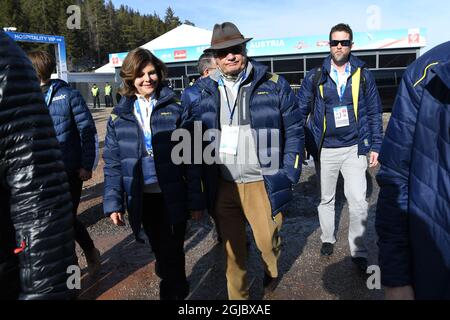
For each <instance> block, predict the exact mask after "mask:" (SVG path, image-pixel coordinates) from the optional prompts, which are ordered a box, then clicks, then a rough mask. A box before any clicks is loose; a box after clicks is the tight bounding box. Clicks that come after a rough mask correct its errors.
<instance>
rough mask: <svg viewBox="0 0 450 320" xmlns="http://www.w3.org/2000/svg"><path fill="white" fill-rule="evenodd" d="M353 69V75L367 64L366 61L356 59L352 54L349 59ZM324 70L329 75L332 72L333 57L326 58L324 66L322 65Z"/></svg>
mask: <svg viewBox="0 0 450 320" xmlns="http://www.w3.org/2000/svg"><path fill="white" fill-rule="evenodd" d="M348 61H349V63H350V65H351V67H352V73H353V72H354V71H355V70H356V69H358V68H363V67H364V66H365V65H366V63H365V62H364V61H362V60H361V59H359V58H357V57H355V56H354V55H353V54H351V53H350V55H349V59H348ZM322 69H323V70H326V71H327V73H330V72H331V55H329V56H328V57H326V58H325V60H324V61H323V65H322Z"/></svg>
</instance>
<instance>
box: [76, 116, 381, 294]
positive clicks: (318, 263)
mask: <svg viewBox="0 0 450 320" xmlns="http://www.w3.org/2000/svg"><path fill="white" fill-rule="evenodd" d="M109 112H110V110H105V109H101V110H100V111H97V110H96V111H93V116H94V119H95V122H96V125H97V130H98V133H99V141H100V147H101V148H102V149H103V143H104V135H105V130H106V122H107V119H108V117H109ZM388 116H389V115H385V123H386V120H387V119H388ZM101 151H102V150H101ZM101 153H102V152H101ZM375 173H376V170H369V171H368V174H367V176H368V201H369V208H370V209H369V219H368V223H367V225H368V228H367V229H368V231H367V239H368V242H369V247H370V251H371V253H370V257H369V264H376V263H377V258H376V257H377V247H376V234H375V231H374V215H375V205H376V199H377V197H378V187H377V184H376V182H375V179H374V175H375ZM315 179H316V177H315V171H314V166H313V165H312V166H305V167H304V169H303V173H302V177H301V181H300V183H299V184H298V185H297V186H296V187H295V192H294V201H292V203H291V204H290V207H289V208H288V210H287V211H286V213H285V220H284V224H283V227H282V231H281V236H282V239H283V244H282V254H281V258H280V260H279V266H280V272H281V275H282V279H281V281H280V284H279V285H278V287H277V289H276V290H275V292H274V293H273V294H271V295H270V296H266V297H263V288H262V274H263V269H262V266H261V260H260V257H259V254H258V251H257V249H256V246H255V244H254V241H253V238H252V237H251V233H250V231H249V232H248V234H249V236H250V238H251V242H250V250H249V264H248V270H249V281H250V283H251V291H250V295H251V298H253V299H267V300H298V299H326V300H336V299H381V298H382V296H383V292H382V290H369V289H367V287H366V278H365V277H364V276H362V275H360V274H359V273H358V272H357V270H356V269H355V267H354V266H353V264H352V262H351V260H350V257H349V246H348V241H347V232H348V205H347V203H346V201H345V198H344V194H343V189H342V180H341V179H340V182H339V185H338V194H337V201H336V207H337V211H338V213H339V214H338V217H337V221H338V225H339V231H338V233H337V243H336V245H335V253H334V255H333V256H332V257H329V258H324V257H321V256H320V254H319V250H320V246H321V242H320V239H319V237H320V228H319V220H318V216H317V209H316V206H317V204H318V201H319V198H318V196H317V194H318V193H317V190H316V183H315ZM102 191H103V160H102V159H100V162H99V166H98V168H97V170H96V171H95V172H94V175H93V179H92V180H90V181H88V182H87V183H86V184H85V186H84V190H83V195H82V202H81V204H80V207H79V217H80V219H81V220H82V221H83V222H84V223H85V225H86V226H87V227H88V231H89V232H90V234H91V236H92V238H93V240H94V242H95V244H96V246H97V247H98V248H99V249H100V251H101V254H102V270H101V272H100V273H99V275H98V276H97V277H95V278H91V277H89V276H88V275H86V274H84V271H85V269H83V274H84V276H83V278H82V292H81V295H80V299H99V300H105V299H158V286H159V279H158V277H157V276H156V275H155V273H154V256H153V254H152V253H151V251H150V248H149V246H148V244H139V243H136V242H135V241H134V237H133V236H132V234H131V229H130V228H129V227H128V226H126V227H122V228H120V227H116V226H114V225H113V224H112V223H111V222H110V221H109V219H106V218H103V215H102ZM214 239H215V234H214V228H213V225H212V223H211V222H210V220H209V218H208V217H206V216H205V217H204V218H203V219H202V220H201V221H199V222H192V223H190V224H189V226H188V231H187V236H186V242H185V251H186V270H187V275H188V278H189V281H190V283H191V294H190V295H189V297H188V299H192V300H198V299H205V300H209V299H226V298H227V294H226V282H225V275H224V255H223V251H222V247H221V246H219V245H216V242H215V240H214ZM77 254H78V256H79V263H80V266H81V267H83V268H85V267H86V264H85V259H84V257H83V255H82V253H81V250H80V249H79V247H78V246H77Z"/></svg>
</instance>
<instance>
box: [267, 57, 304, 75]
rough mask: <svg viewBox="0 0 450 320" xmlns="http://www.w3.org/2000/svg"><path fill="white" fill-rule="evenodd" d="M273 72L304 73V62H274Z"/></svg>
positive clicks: (300, 60)
mask: <svg viewBox="0 0 450 320" xmlns="http://www.w3.org/2000/svg"><path fill="white" fill-rule="evenodd" d="M273 71H274V72H292V71H303V60H302V59H291V60H274V61H273Z"/></svg>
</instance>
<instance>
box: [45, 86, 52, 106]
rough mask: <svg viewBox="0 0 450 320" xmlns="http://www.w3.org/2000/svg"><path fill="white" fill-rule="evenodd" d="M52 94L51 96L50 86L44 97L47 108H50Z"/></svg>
mask: <svg viewBox="0 0 450 320" xmlns="http://www.w3.org/2000/svg"><path fill="white" fill-rule="evenodd" d="M52 94H53V86H50V88H49V89H48V91H47V94H46V95H45V104H46V105H47V107H49V106H50V102H51V99H52Z"/></svg>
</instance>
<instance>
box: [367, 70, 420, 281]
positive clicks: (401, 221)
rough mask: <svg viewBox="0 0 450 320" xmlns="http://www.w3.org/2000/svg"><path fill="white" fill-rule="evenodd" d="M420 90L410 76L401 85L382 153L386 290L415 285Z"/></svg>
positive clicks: (380, 229) (379, 225)
mask: <svg viewBox="0 0 450 320" xmlns="http://www.w3.org/2000/svg"><path fill="white" fill-rule="evenodd" d="M419 99H420V97H419V95H418V92H417V90H415V89H414V88H413V86H412V81H411V79H410V78H409V74H408V73H406V74H405V76H404V77H403V80H402V82H401V84H400V88H399V91H398V94H397V97H396V100H395V104H394V107H393V112H392V115H391V119H390V121H389V125H388V128H387V130H386V135H385V138H384V141H383V145H382V147H381V152H380V157H379V160H380V163H381V168H380V171H379V173H378V175H377V181H378V184H379V185H380V194H379V198H378V204H377V213H376V224H375V226H376V230H377V233H378V236H379V240H378V246H379V263H380V267H381V276H382V283H383V285H386V286H393V287H394V286H405V285H409V284H411V282H412V280H411V262H410V261H411V257H410V255H411V254H410V244H409V239H408V198H409V195H408V187H409V185H408V181H409V170H410V161H411V150H412V144H413V137H414V131H415V125H416V120H417V109H418V105H419V102H420V100H419Z"/></svg>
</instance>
